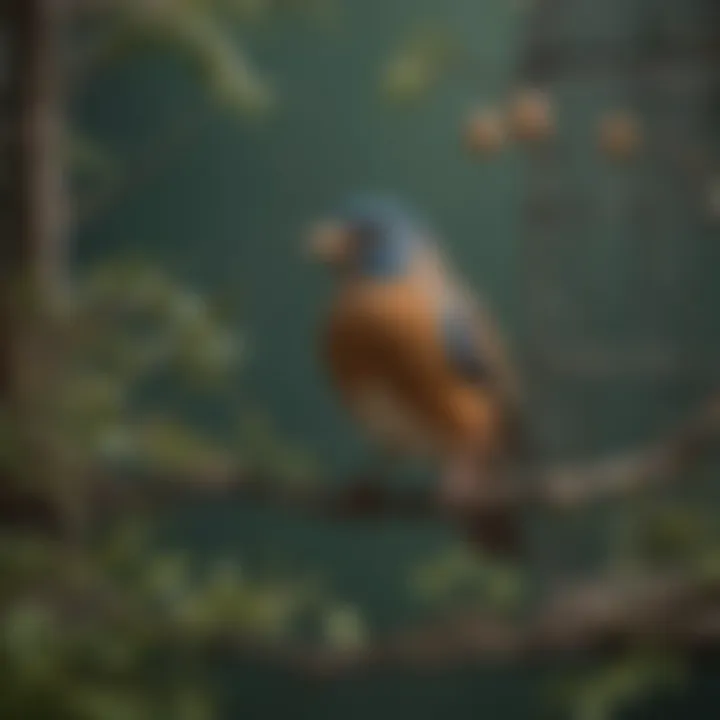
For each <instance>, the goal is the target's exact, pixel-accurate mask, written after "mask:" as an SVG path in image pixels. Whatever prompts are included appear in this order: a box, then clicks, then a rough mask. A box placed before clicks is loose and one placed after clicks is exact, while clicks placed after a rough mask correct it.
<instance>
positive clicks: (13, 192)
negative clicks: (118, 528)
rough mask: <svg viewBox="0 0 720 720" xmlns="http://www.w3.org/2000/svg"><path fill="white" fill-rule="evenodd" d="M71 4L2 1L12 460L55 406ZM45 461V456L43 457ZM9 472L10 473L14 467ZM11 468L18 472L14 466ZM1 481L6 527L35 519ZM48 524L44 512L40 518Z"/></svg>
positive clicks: (33, 510)
mask: <svg viewBox="0 0 720 720" xmlns="http://www.w3.org/2000/svg"><path fill="white" fill-rule="evenodd" d="M67 7H68V0H4V2H3V8H2V10H0V12H1V13H2V18H1V19H2V33H3V36H2V38H0V49H5V51H6V52H5V56H6V58H7V63H6V67H5V68H2V70H4V72H2V79H1V80H0V82H1V83H2V84H3V85H2V87H0V92H1V93H2V104H1V106H0V107H2V111H1V112H2V114H3V116H4V117H2V120H3V123H2V124H3V127H4V128H5V143H4V147H3V148H2V151H1V152H2V154H3V155H5V158H4V162H3V165H4V167H5V168H6V173H7V174H6V175H5V177H4V178H3V185H2V195H3V202H2V210H1V212H2V216H1V220H0V253H1V255H0V282H1V286H0V293H1V294H2V304H1V314H0V343H1V344H0V403H1V404H2V406H3V409H4V411H5V418H4V419H5V420H6V421H7V423H8V427H9V428H10V433H11V437H12V439H13V440H12V444H13V446H14V447H13V451H12V455H13V456H15V455H16V452H18V453H20V455H19V457H22V460H19V461H18V463H22V465H21V466H22V467H23V469H25V464H24V462H25V459H26V458H32V459H33V464H35V462H41V463H42V462H43V460H42V458H39V457H37V455H38V450H39V448H40V445H38V444H37V443H36V442H35V439H36V438H37V436H38V435H43V430H42V427H43V425H44V423H43V422H42V421H41V420H40V413H38V410H39V403H40V404H42V403H44V402H46V401H47V395H46V391H47V390H48V386H47V382H46V381H47V379H48V377H49V374H48V368H49V367H50V366H51V364H52V357H51V355H52V353H48V350H49V345H48V340H49V338H50V332H49V329H50V321H49V318H50V317H51V312H52V311H53V310H54V309H55V307H56V305H57V303H58V302H59V301H60V300H61V298H62V292H63V289H64V288H63V284H64V283H63V274H64V271H65V218H64V209H65V202H64V189H63V186H64V182H63V157H62V154H63V144H62V110H63V103H62V70H61V68H62V59H63V52H62V43H63V32H64V16H65V14H66V12H67ZM40 454H42V453H40ZM6 465H7V463H6ZM10 467H14V465H11V466H10ZM17 475H18V473H17V472H16V471H13V470H11V469H9V468H7V467H6V468H5V469H4V472H3V478H2V483H1V485H0V514H1V515H2V519H3V520H24V519H25V516H26V515H29V516H31V519H33V518H32V516H34V515H37V514H38V512H39V511H41V510H42V507H40V506H43V505H46V503H43V502H40V501H36V500H32V499H31V497H33V496H34V495H35V493H33V492H30V493H28V492H27V490H24V491H22V492H21V491H20V490H19V489H18V484H19V483H18V477H17ZM41 514H42V515H43V516H45V515H46V513H45V512H42V513H41Z"/></svg>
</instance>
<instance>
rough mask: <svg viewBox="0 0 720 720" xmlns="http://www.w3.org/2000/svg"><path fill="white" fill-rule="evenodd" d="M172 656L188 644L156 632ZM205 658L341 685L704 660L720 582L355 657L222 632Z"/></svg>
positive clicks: (611, 581) (611, 584)
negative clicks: (367, 677)
mask: <svg viewBox="0 0 720 720" xmlns="http://www.w3.org/2000/svg"><path fill="white" fill-rule="evenodd" d="M154 628H155V630H156V631H158V630H159V631H160V635H161V637H163V638H164V640H165V642H167V643H168V644H169V645H170V646H174V645H176V644H177V645H179V646H182V645H183V644H185V643H186V641H187V639H188V638H187V637H186V635H185V634H184V632H183V630H182V629H181V628H178V627H174V626H172V625H166V626H165V627H164V628H163V625H162V621H160V624H157V623H156V624H154ZM193 642H194V643H195V645H194V647H195V648H196V649H197V650H198V651H199V652H201V653H207V654H211V655H220V656H223V657H230V658H233V659H236V660H237V659H240V660H245V661H247V662H252V663H263V664H267V665H270V666H275V667H282V668H289V669H291V670H293V671H296V672H298V673H300V674H303V675H308V676H312V677H316V678H319V679H332V678H337V677H339V676H342V675H347V674H356V673H362V672H366V671H373V670H381V669H415V670H417V669H423V670H438V669H446V668H448V667H457V666H461V665H467V664H471V663H481V662H482V663H493V664H500V663H514V662H518V661H523V662H529V661H547V660H551V659H558V658H560V657H562V656H567V655H568V654H573V653H577V652H582V653H586V654H588V653H589V654H596V655H606V654H614V653H618V652H622V651H623V650H627V649H632V648H645V649H648V650H661V651H672V652H681V653H688V654H691V655H693V656H696V655H713V654H716V653H717V652H718V651H720V582H718V581H717V580H715V581H713V582H697V581H691V580H689V579H688V578H682V577H679V576H655V577H653V576H648V577H644V578H642V577H641V578H635V579H632V580H630V579H628V578H622V577H621V578H618V577H612V576H610V577H607V578H604V579H603V580H601V581H596V582H593V583H587V584H580V585H570V586H568V587H565V588H561V589H559V590H558V591H556V592H555V593H554V594H553V595H552V596H551V597H550V599H549V601H548V602H547V603H545V604H543V605H541V607H540V609H539V611H538V612H537V613H535V614H533V615H532V616H531V617H530V618H529V619H527V620H526V621H524V622H522V621H513V620H512V619H507V618H503V617H501V616H497V615H493V614H491V613H487V612H479V611H470V612H466V613H457V614H455V615H453V616H449V617H447V618H445V619H440V620H438V621H436V622H430V623H429V624H427V625H421V626H419V627H416V628H414V629H409V630H405V631H399V632H397V633H394V634H390V635H389V636H388V637H386V638H378V639H376V640H374V641H371V642H368V643H366V644H363V645H359V646H355V647H350V648H346V649H343V648H335V647H332V646H324V645H313V644H293V643H292V642H291V641H287V640H285V641H278V642H277V643H270V642H268V641H267V640H263V639H261V638H255V637H252V636H248V635H247V634H246V633H242V632H241V633H236V632H232V631H230V632H223V631H222V630H220V629H219V630H217V631H216V632H214V633H210V634H208V635H206V636H204V637H203V638H197V637H194V638H193Z"/></svg>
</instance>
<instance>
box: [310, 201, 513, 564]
mask: <svg viewBox="0 0 720 720" xmlns="http://www.w3.org/2000/svg"><path fill="white" fill-rule="evenodd" d="M307 240H308V247H309V251H310V254H311V257H312V258H314V259H315V260H316V261H320V262H321V263H323V264H324V265H326V266H328V267H330V268H331V269H332V270H333V273H332V274H333V275H334V279H335V284H334V289H333V294H332V298H331V300H330V303H329V310H328V312H327V313H326V315H325V316H324V318H323V320H322V323H321V328H320V333H319V354H320V358H321V360H322V363H323V365H324V368H325V370H326V371H327V374H328V376H329V380H330V384H331V386H332V388H333V389H334V391H335V392H336V393H337V396H338V398H339V400H340V402H341V404H342V405H343V406H344V407H345V409H346V410H347V412H348V413H349V415H350V416H351V417H352V418H353V419H354V420H355V421H356V423H357V425H358V427H359V428H361V429H362V431H363V433H364V434H365V435H366V436H367V437H368V438H369V439H370V440H371V442H372V443H373V444H374V445H375V446H376V447H377V448H378V449H379V450H380V451H381V452H382V453H383V454H385V455H387V456H392V457H398V456H400V457H415V458H424V459H425V460H428V461H430V462H431V463H434V464H435V465H437V468H438V478H439V480H438V500H439V502H440V503H441V505H442V507H443V508H445V509H447V510H448V511H449V512H450V514H451V517H453V518H454V519H456V520H457V521H458V522H459V523H461V524H462V527H463V529H464V531H465V532H466V534H467V536H468V538H469V539H470V540H471V541H472V542H473V543H475V544H476V545H477V546H478V547H480V548H482V549H483V550H486V551H489V552H491V553H493V554H496V555H512V556H515V555H517V553H518V552H519V549H520V543H521V540H520V537H521V533H520V524H519V520H518V518H517V517H516V515H515V513H514V512H513V511H511V510H510V509H509V508H508V509H503V508H502V507H493V508H492V510H485V511H482V510H480V508H481V507H483V503H482V498H483V497H486V496H487V493H488V492H493V491H494V489H495V488H496V485H494V483H498V482H502V481H503V478H506V477H507V476H508V469H509V468H511V467H512V465H513V461H514V458H517V457H520V456H521V455H522V451H523V449H524V448H525V447H526V439H527V438H526V436H527V433H526V427H525V422H524V416H525V413H524V411H523V408H522V403H521V394H520V390H519V383H518V379H517V374H516V372H515V370H514V368H513V366H512V364H511V362H510V358H509V352H508V349H507V346H506V342H505V339H504V338H503V337H502V336H501V334H500V332H499V329H498V327H497V326H496V323H495V322H494V321H493V318H492V317H491V314H490V312H489V311H488V309H487V307H486V305H485V303H483V302H481V301H480V299H479V297H478V296H477V295H476V294H475V293H473V292H472V291H471V290H470V289H469V288H468V287H467V285H466V284H465V283H464V282H463V281H462V280H461V278H460V276H459V275H458V273H457V272H456V271H455V270H454V269H453V268H452V267H451V263H450V262H449V260H448V258H447V254H446V253H445V252H443V248H442V247H441V242H440V240H439V239H438V236H437V234H436V233H435V231H434V230H433V229H432V228H431V227H430V225H429V224H428V223H427V222H426V220H425V219H424V218H423V217H422V216H421V214H420V213H418V212H417V211H416V210H415V209H414V208H411V207H410V206H409V204H408V203H406V202H403V201H401V200H398V199H396V198H395V197H393V196H390V195H384V194H364V195H353V196H351V197H349V198H347V199H345V200H344V201H343V202H341V203H340V204H339V205H338V206H337V207H336V208H335V209H334V211H332V212H331V213H329V215H328V217H326V218H325V219H322V220H320V221H319V222H316V223H314V224H313V225H312V226H311V229H310V231H309V236H308V238H307ZM485 507H486V508H487V507H489V506H488V504H487V503H485Z"/></svg>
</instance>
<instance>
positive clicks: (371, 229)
mask: <svg viewBox="0 0 720 720" xmlns="http://www.w3.org/2000/svg"><path fill="white" fill-rule="evenodd" d="M427 238H428V233H427V230H426V228H425V227H424V226H423V224H422V223H421V222H420V221H419V219H418V218H417V217H416V215H415V214H414V213H413V212H412V211H410V210H409V209H408V208H406V207H404V206H403V205H402V204H401V203H399V202H397V201H395V200H391V199H389V198H385V197H354V198H351V199H350V200H348V201H347V202H345V203H344V204H343V205H342V206H341V207H340V208H339V209H338V211H337V212H336V213H334V214H333V215H332V216H331V217H330V218H328V219H327V220H325V221H323V222H320V223H318V224H317V225H316V226H315V227H314V228H312V230H311V232H310V237H309V249H310V253H311V255H312V256H313V257H314V258H316V259H318V260H320V261H322V262H324V263H326V264H328V265H331V266H332V267H334V268H336V269H338V270H341V271H343V272H345V273H348V274H350V275H353V276H355V277H364V278H371V279H377V280H382V279H393V278H397V277H400V276H402V275H403V274H404V273H405V272H406V271H407V270H408V268H409V266H410V263H411V261H412V260H413V258H414V255H415V253H416V252H417V251H418V250H419V249H420V248H422V246H423V245H424V244H425V243H426V242H427Z"/></svg>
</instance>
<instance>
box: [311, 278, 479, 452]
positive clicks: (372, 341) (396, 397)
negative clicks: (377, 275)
mask: <svg viewBox="0 0 720 720" xmlns="http://www.w3.org/2000/svg"><path fill="white" fill-rule="evenodd" d="M438 317H439V312H438V308H437V307H436V306H435V303H434V300H433V297H432V296H431V295H429V294H428V293H427V292H425V291H424V289H423V288H422V287H418V286H417V285H414V284H412V283H409V282H397V283H377V284H372V283H362V284H359V285H357V286H354V287H348V288H347V289H345V290H344V291H343V292H342V293H340V295H339V296H338V297H337V298H336V302H335V303H334V305H333V308H332V311H331V313H330V317H329V319H328V322H327V325H326V327H325V333H324V338H323V340H324V342H323V345H324V348H323V350H324V355H325V360H326V364H327V367H328V369H329V371H330V373H331V376H332V379H333V381H334V384H335V386H336V388H337V389H338V390H339V392H340V394H341V396H342V398H343V400H344V401H345V404H346V405H347V406H348V407H349V408H350V410H351V411H352V412H353V414H354V415H355V416H356V418H357V419H358V420H359V421H360V422H361V423H362V424H363V425H364V426H365V428H366V429H367V430H368V431H369V432H370V433H371V434H372V435H373V436H375V437H381V438H382V439H384V441H386V442H388V443H391V444H393V445H400V446H402V447H403V448H406V449H409V450H413V451H417V450H418V449H427V450H433V451H434V450H436V449H438V448H439V447H442V446H448V445H451V444H457V443H462V442H470V441H475V440H476V439H477V437H478V432H480V431H481V429H482V427H481V426H482V424H483V423H484V422H485V421H486V419H487V410H488V408H487V403H485V402H484V399H483V397H482V394H481V393H479V392H478V389H477V387H473V386H471V385H470V384H469V383H467V382H466V381H464V380H463V379H462V378H460V377H458V375H457V373H455V372H454V370H453V368H452V366H451V365H450V363H449V362H448V358H447V356H446V354H445V352H444V350H443V346H442V342H441V340H440V333H439V323H438Z"/></svg>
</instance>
